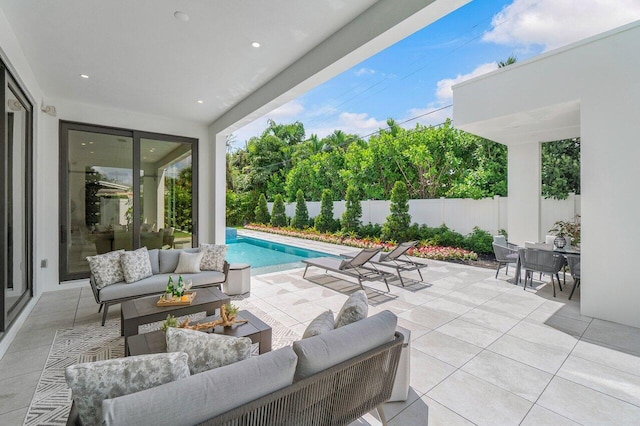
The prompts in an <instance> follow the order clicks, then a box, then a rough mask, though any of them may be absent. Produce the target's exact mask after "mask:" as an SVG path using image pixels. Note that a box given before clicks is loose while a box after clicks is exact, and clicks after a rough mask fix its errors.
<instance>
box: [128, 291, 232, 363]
mask: <svg viewBox="0 0 640 426" xmlns="http://www.w3.org/2000/svg"><path fill="white" fill-rule="evenodd" d="M194 291H195V292H196V297H195V298H194V299H193V302H191V304H190V305H183V306H163V307H159V306H156V302H157V301H158V298H159V297H160V296H159V295H156V296H149V297H143V298H140V299H135V300H128V301H126V302H122V304H121V306H120V335H121V336H124V347H125V352H126V349H127V341H128V340H129V337H131V336H135V335H136V334H138V327H139V326H141V325H143V324H149V323H152V322H156V321H163V320H165V319H167V315H169V314H171V315H173V316H175V317H178V316H182V315H189V314H195V313H197V312H203V311H204V312H206V313H207V315H213V314H215V313H216V309H218V308H220V307H221V306H222V305H224V304H226V303H229V302H230V301H231V299H229V296H227V295H226V294H224V293H223V292H222V291H220V290H218V289H217V288H215V287H208V288H196V289H194Z"/></svg>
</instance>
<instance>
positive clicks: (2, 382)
mask: <svg viewBox="0 0 640 426" xmlns="http://www.w3.org/2000/svg"><path fill="white" fill-rule="evenodd" d="M255 235H257V234H255ZM262 236H264V234H262ZM268 238H269V239H270V240H277V241H281V242H286V243H289V244H295V245H298V246H306V247H308V248H312V249H315V250H320V251H325V252H332V253H336V254H337V253H340V252H344V251H345V250H352V249H349V248H345V247H338V246H333V245H328V244H323V243H317V242H310V241H300V240H294V239H289V238H286V237H279V236H269V237H268ZM428 263H429V265H430V266H429V268H427V269H426V270H424V276H425V281H426V283H413V284H411V285H410V286H408V287H407V288H404V289H403V288H402V287H400V286H399V283H398V285H393V286H392V287H391V293H390V294H387V293H385V292H384V291H383V290H386V289H385V287H384V285H383V284H382V283H370V286H369V287H367V295H368V296H369V299H370V303H371V306H370V310H369V312H370V314H372V313H375V312H379V311H381V310H385V309H388V310H391V311H393V312H395V313H396V314H397V315H398V317H399V324H400V325H401V326H403V327H405V328H408V329H410V330H412V349H411V391H410V396H409V399H408V401H407V402H405V403H391V404H387V406H386V408H385V412H386V414H387V417H388V418H389V419H390V424H391V425H426V424H428V425H430V426H435V425H457V424H480V425H484V424H486V425H500V424H506V425H517V424H522V425H533V424H536V425H546V424H548V425H563V424H567V425H569V424H598V425H602V424H612V425H623V424H640V330H639V329H637V328H633V327H627V326H623V325H619V324H615V323H611V322H607V321H602V320H598V319H593V318H589V317H585V316H582V315H580V309H579V303H580V297H579V296H580V293H579V291H577V292H576V295H574V300H571V301H569V300H567V297H568V294H569V291H570V290H571V284H570V283H569V281H568V282H567V288H566V289H565V291H564V292H562V293H559V295H558V297H557V298H553V297H552V294H551V289H550V287H549V286H548V285H545V286H541V287H539V288H538V289H537V290H535V289H527V291H523V289H522V286H518V287H516V286H514V285H512V284H509V283H508V282H506V281H505V276H504V273H501V275H500V279H497V280H496V279H494V274H495V271H491V270H487V269H480V268H474V267H469V266H464V265H457V264H451V263H444V262H435V261H429V262H428ZM303 270H304V269H294V270H289V271H285V272H277V273H272V274H268V275H258V276H254V277H252V290H251V294H250V296H249V300H250V301H251V303H253V304H254V305H256V306H257V307H258V308H260V309H262V310H264V311H265V312H267V313H268V314H269V315H271V316H273V317H274V318H275V319H277V320H278V321H280V322H281V323H282V324H284V325H286V326H288V327H290V328H291V329H292V330H294V331H295V332H296V333H298V334H302V332H303V330H304V328H305V327H306V325H307V324H308V323H309V321H310V320H311V319H312V318H314V317H315V316H316V315H318V314H319V313H320V312H322V311H324V310H326V309H332V310H333V311H334V312H337V311H338V310H339V309H340V306H341V305H342V303H343V302H344V300H346V298H347V296H348V294H350V293H351V292H353V291H354V290H356V289H357V288H358V287H357V284H354V283H351V282H349V281H345V280H343V279H341V278H338V277H337V276H328V275H326V274H324V271H321V270H318V269H310V271H309V274H308V278H309V279H310V280H305V279H303V278H302V273H303ZM52 301H55V302H57V303H55V304H51V303H49V302H52ZM111 311H113V312H111ZM118 315H119V310H118V308H117V307H114V308H112V310H110V314H109V316H110V318H115V317H117V316H118ZM98 320H99V315H98V314H97V307H96V304H95V301H94V300H93V296H92V294H91V291H90V290H89V288H83V289H74V290H63V291H59V292H53V293H46V294H44V295H43V296H42V297H41V300H40V301H39V302H38V304H37V306H36V308H35V309H34V311H33V312H32V313H31V314H30V316H29V318H28V320H27V322H26V323H25V326H24V327H23V330H21V331H20V333H19V334H18V336H17V338H16V340H15V341H14V342H13V344H12V345H11V347H10V349H9V351H8V352H7V354H6V355H5V356H4V358H3V359H2V360H1V361H0V424H1V425H13V424H21V423H22V420H23V419H24V416H25V413H26V410H27V407H28V405H29V402H30V400H31V397H32V396H33V392H34V390H35V386H36V383H37V381H38V378H39V376H40V372H41V370H42V368H43V365H44V362H45V360H46V357H47V354H48V352H49V349H50V346H51V342H52V340H53V336H54V334H55V330H56V329H60V328H70V327H74V326H77V325H80V324H86V323H87V322H94V321H98ZM356 424H367V423H366V421H365V420H360V421H358V422H356Z"/></svg>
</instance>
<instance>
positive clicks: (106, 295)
mask: <svg viewBox="0 0 640 426" xmlns="http://www.w3.org/2000/svg"><path fill="white" fill-rule="evenodd" d="M198 250H199V249H198V248H187V249H179V250H178V249H172V250H158V249H154V250H149V251H148V253H149V261H150V262H151V272H152V274H153V275H151V276H150V277H147V278H144V279H141V280H139V281H136V282H132V283H127V282H125V281H120V282H117V283H115V284H110V285H107V286H104V287H102V288H100V287H99V286H98V285H97V284H96V278H95V277H94V275H93V273H92V274H91V275H90V277H89V283H90V284H91V290H92V291H93V296H94V298H95V300H96V303H98V304H99V305H100V308H99V309H98V312H100V311H101V310H102V309H104V311H103V313H102V325H104V324H105V321H106V320H107V312H108V310H109V306H111V305H116V304H118V303H121V302H124V301H127V300H132V299H138V298H141V297H146V296H152V295H155V294H162V293H164V291H165V290H166V288H167V283H168V281H169V276H173V279H174V280H177V278H178V275H177V274H176V273H175V272H174V271H175V270H176V267H177V265H178V261H179V258H180V252H182V251H185V252H187V253H196V252H198ZM228 273H229V264H228V263H227V262H226V261H225V262H224V268H223V270H222V272H219V271H201V272H197V273H191V274H188V275H185V278H188V279H190V280H192V283H193V288H199V287H200V288H202V287H213V286H216V287H220V286H221V285H222V284H223V283H225V282H226V281H227V276H228ZM176 284H177V282H176Z"/></svg>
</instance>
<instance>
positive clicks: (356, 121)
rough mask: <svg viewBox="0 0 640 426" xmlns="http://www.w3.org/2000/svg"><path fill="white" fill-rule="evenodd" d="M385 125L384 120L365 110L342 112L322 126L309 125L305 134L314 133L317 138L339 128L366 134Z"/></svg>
mask: <svg viewBox="0 0 640 426" xmlns="http://www.w3.org/2000/svg"><path fill="white" fill-rule="evenodd" d="M385 127H387V121H386V120H378V119H376V118H375V117H371V116H369V114H367V113H366V112H342V113H340V115H339V116H338V117H336V118H335V119H333V120H331V121H330V122H325V123H323V124H322V126H318V127H313V126H310V127H309V128H308V129H307V135H311V134H316V135H318V137H319V138H323V137H325V136H328V135H330V134H331V133H333V132H334V130H337V129H339V130H342V131H343V132H345V133H348V134H356V135H359V136H366V135H368V134H370V133H373V132H375V131H376V130H378V129H381V128H382V129H383V128H385Z"/></svg>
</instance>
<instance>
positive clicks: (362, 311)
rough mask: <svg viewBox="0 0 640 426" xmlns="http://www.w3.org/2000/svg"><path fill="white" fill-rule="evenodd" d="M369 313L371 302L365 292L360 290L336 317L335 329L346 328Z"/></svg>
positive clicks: (352, 295) (345, 303) (348, 300)
mask: <svg viewBox="0 0 640 426" xmlns="http://www.w3.org/2000/svg"><path fill="white" fill-rule="evenodd" d="M368 313H369V302H368V301H367V294H366V293H365V292H364V290H358V291H356V292H355V293H353V294H351V296H349V298H348V299H347V301H346V302H344V305H342V308H341V309H340V312H339V313H338V316H337V317H336V325H335V328H340V327H344V326H345V325H347V324H351V323H352V322H356V321H360V320H361V319H364V318H366V317H367V314H368Z"/></svg>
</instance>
